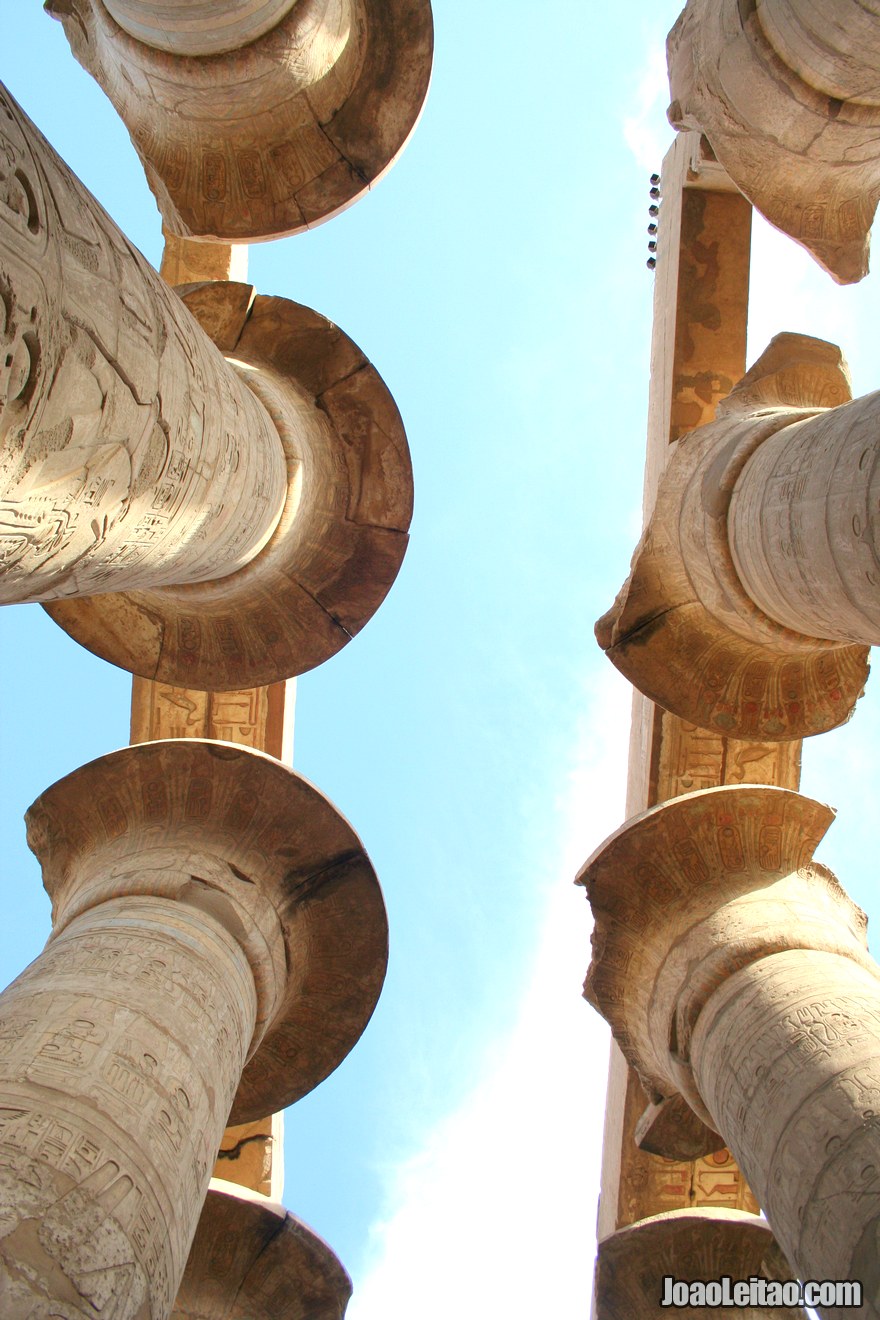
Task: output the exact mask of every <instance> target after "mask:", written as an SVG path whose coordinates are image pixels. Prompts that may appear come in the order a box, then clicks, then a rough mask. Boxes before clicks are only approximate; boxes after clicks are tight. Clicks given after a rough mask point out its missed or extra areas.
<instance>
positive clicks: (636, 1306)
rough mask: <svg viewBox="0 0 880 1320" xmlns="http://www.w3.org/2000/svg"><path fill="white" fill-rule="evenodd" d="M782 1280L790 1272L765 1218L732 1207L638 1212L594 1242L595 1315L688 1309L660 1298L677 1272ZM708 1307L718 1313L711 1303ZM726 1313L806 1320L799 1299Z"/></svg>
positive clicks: (625, 1319)
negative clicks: (630, 1221) (645, 1215)
mask: <svg viewBox="0 0 880 1320" xmlns="http://www.w3.org/2000/svg"><path fill="white" fill-rule="evenodd" d="M725 1275H726V1276H727V1277H728V1278H729V1279H731V1280H732V1281H736V1280H748V1279H750V1278H752V1277H754V1276H758V1277H759V1278H760V1279H763V1280H774V1281H779V1282H784V1281H786V1280H788V1279H792V1278H793V1277H794V1274H793V1272H792V1269H791V1266H790V1265H789V1264H788V1262H787V1260H786V1258H785V1256H784V1254H783V1253H782V1251H781V1250H780V1248H779V1246H778V1245H777V1243H776V1241H775V1240H774V1237H773V1234H772V1232H771V1230H770V1226H769V1224H768V1223H767V1222H766V1221H765V1220H763V1219H759V1218H758V1216H757V1215H750V1214H745V1213H743V1212H741V1211H737V1210H720V1209H711V1210H710V1209H708V1208H705V1207H703V1208H699V1209H696V1208H695V1209H690V1210H674V1211H672V1212H670V1213H668V1214H661V1215H655V1216H653V1217H651V1218H650V1219H642V1220H640V1221H639V1223H637V1224H632V1225H630V1226H629V1227H627V1228H622V1229H620V1230H619V1231H618V1232H616V1233H614V1234H612V1235H611V1236H610V1237H607V1238H605V1239H604V1240H603V1241H602V1242H600V1243H599V1251H598V1257H597V1262H596V1274H595V1282H594V1287H595V1295H594V1301H593V1307H594V1309H593V1315H594V1317H595V1320H633V1317H636V1316H637V1317H638V1320H662V1317H664V1316H680V1317H684V1316H693V1315H694V1314H697V1312H695V1311H694V1310H693V1309H692V1308H688V1307H678V1306H668V1305H667V1306H661V1304H660V1303H661V1298H662V1297H663V1295H664V1285H663V1279H664V1276H669V1277H671V1278H673V1279H678V1280H686V1281H691V1280H702V1281H708V1280H711V1279H721V1278H722V1277H723V1276H725ZM709 1314H712V1315H717V1314H721V1312H720V1311H718V1310H716V1309H715V1308H714V1307H712V1308H710V1311H709ZM730 1314H731V1315H736V1316H741V1317H743V1320H774V1317H775V1318H776V1320H805V1317H806V1312H805V1311H804V1310H802V1309H801V1308H800V1307H797V1308H794V1309H793V1308H790V1307H770V1306H762V1305H757V1306H751V1305H749V1306H744V1307H737V1308H736V1310H735V1311H731V1312H730Z"/></svg>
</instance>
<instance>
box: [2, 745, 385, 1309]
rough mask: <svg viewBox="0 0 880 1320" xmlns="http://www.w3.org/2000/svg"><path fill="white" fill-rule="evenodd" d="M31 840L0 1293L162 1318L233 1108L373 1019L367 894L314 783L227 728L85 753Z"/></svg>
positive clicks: (321, 1057)
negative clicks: (40, 941) (39, 891)
mask: <svg viewBox="0 0 880 1320" xmlns="http://www.w3.org/2000/svg"><path fill="white" fill-rule="evenodd" d="M28 839H29V842H30V844H31V846H32V848H33V849H34V851H35V852H36V853H37V855H38V857H39V858H40V861H41V863H42V866H43V877H44V883H45V885H46V888H47V890H48V891H49V893H50V895H51V897H52V903H53V931H52V935H51V937H50V940H49V943H48V945H47V947H46V950H45V951H44V953H42V954H41V955H40V956H39V957H38V958H37V959H36V960H35V961H34V962H33V963H32V964H31V966H30V967H29V968H27V969H26V971H25V972H23V973H22V975H21V976H20V977H19V978H18V979H17V980H16V981H15V982H14V983H13V984H12V986H10V987H9V989H8V990H6V991H5V992H4V994H3V995H2V996H0V1042H2V1045H0V1184H2V1195H0V1206H2V1211H0V1214H2V1222H3V1233H2V1236H0V1266H2V1272H0V1301H2V1305H0V1309H2V1313H3V1315H4V1317H9V1320H19V1318H20V1320H25V1317H31V1316H32V1315H34V1314H35V1313H36V1310H37V1309H39V1308H41V1307H43V1308H45V1307H49V1308H52V1307H55V1306H57V1307H63V1308H66V1309H64V1311H63V1314H65V1315H70V1316H72V1317H76V1316H79V1315H83V1316H87V1315H94V1314H95V1313H96V1312H98V1311H101V1312H103V1313H106V1314H110V1313H111V1310H112V1314H113V1316H114V1317H115V1320H135V1318H137V1320H146V1318H147V1317H149V1318H150V1320H166V1317H167V1316H168V1315H169V1313H170V1310H171V1306H172V1303H173V1300H174V1297H175V1295H176V1292H177V1288H178V1284H179V1281H180V1278H181V1274H182V1271H183V1268H184V1265H185V1262H186V1258H187V1252H188V1251H189V1247H190V1242H191V1239H192V1235H193V1233H194V1231H195V1228H196V1223H197V1221H198V1217H199V1213H200V1210H201V1207H202V1203H203V1201H204V1197H205V1194H206V1192H207V1188H208V1181H209V1179H210V1176H211V1171H212V1167H213V1163H214V1159H215V1156H216V1152H217V1148H218V1146H219V1143H220V1138H221V1135H222V1132H223V1129H224V1126H225V1124H226V1121H227V1117H228V1116H229V1111H230V1106H231V1107H232V1117H233V1119H234V1121H241V1122H244V1121H248V1120H249V1119H251V1118H256V1117H259V1116H261V1115H263V1114H265V1113H268V1112H271V1111H273V1110H275V1109H280V1108H283V1107H284V1106H286V1105H288V1104H290V1103H292V1102H293V1101H294V1100H295V1099H298V1098H299V1097H300V1096H301V1095H303V1094H304V1093H305V1092H307V1091H308V1090H310V1089H311V1088H312V1087H313V1086H315V1085H316V1084H317V1083H318V1082H319V1081H321V1080H322V1079H323V1078H324V1077H325V1076H326V1075H327V1074H328V1073H329V1072H330V1071H332V1069H333V1068H335V1067H336V1066H337V1064H338V1063H339V1062H340V1061H341V1059H342V1058H344V1057H345V1055H346V1054H347V1053H348V1051H349V1050H350V1049H351V1047H352V1045H353V1044H354V1043H355V1041H356V1040H357V1038H358V1036H359V1035H360V1033H361V1031H362V1030H363V1027H364V1026H365V1024H366V1022H367V1020H368V1019H369V1016H370V1014H371V1012H372V1009H373V1006H374V1004H375V1002H376V998H377V997H378V993H379V990H380V988H381V984H382V979H383V976H384V969H385V959H386V949H387V927H386V923H385V914H384V907H383V904H382V899H381V894H380V892H379V889H378V885H377V883H376V879H375V876H374V874H373V871H372V868H371V867H370V864H369V862H368V860H367V858H366V856H365V854H364V852H363V849H362V847H361V845H360V842H359V840H358V839H357V837H356V836H355V835H354V833H353V831H352V830H351V828H350V826H349V825H348V824H347V823H346V822H345V821H344V820H343V819H342V818H341V817H340V816H339V815H338V813H337V812H336V811H335V809H334V808H333V807H332V806H331V805H330V804H329V803H328V802H327V801H326V800H325V799H324V798H322V797H321V796H320V794H318V793H317V792H316V790H315V789H313V788H312V787H311V786H310V785H307V784H306V783H305V781H303V780H301V779H300V778H299V777H298V776H297V775H295V774H294V773H293V771H291V770H288V769H287V768H286V767H284V766H282V765H280V764H278V763H277V762H275V761H273V760H272V759H271V758H270V757H267V756H263V755H261V754H260V753H257V752H253V751H247V750H245V749H244V748H241V747H237V746H233V745H231V744H225V743H206V742H197V741H195V740H186V741H181V742H157V743H149V744H143V745H139V746H134V747H129V748H126V749H124V750H123V751H120V752H116V753H114V754H112V755H110V756H106V757H102V758H101V759H100V760H98V761H94V762H92V763H90V764H89V765H86V766H84V767H82V768H81V769H80V770H78V771H76V772H74V773H73V774H72V775H69V776H68V777H67V778H66V779H63V780H60V781H59V782H58V783H57V784H55V785H53V787H52V788H50V789H48V790H47V791H46V793H44V794H43V795H42V797H41V798H40V799H38V801H37V802H36V803H35V804H34V806H33V807H32V808H31V810H30V812H29V813H28ZM52 1313H53V1314H54V1313H55V1312H54V1311H53V1312H52Z"/></svg>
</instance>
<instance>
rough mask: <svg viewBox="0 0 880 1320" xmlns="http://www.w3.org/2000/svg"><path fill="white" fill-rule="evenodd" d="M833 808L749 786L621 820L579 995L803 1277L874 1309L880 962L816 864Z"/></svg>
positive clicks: (597, 888)
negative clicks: (729, 1172)
mask: <svg viewBox="0 0 880 1320" xmlns="http://www.w3.org/2000/svg"><path fill="white" fill-rule="evenodd" d="M831 815H832V813H831V812H830V810H829V809H828V808H827V807H822V806H821V805H820V804H818V803H813V802H810V801H809V800H808V799H805V798H801V797H799V796H798V795H797V794H794V793H789V792H787V791H785V790H781V789H777V788H770V787H765V788H757V787H741V788H725V789H710V790H705V791H703V792H699V793H694V794H691V795H688V796H686V797H683V798H679V799H675V800H673V801H670V802H668V803H665V804H663V805H662V806H660V807H656V808H654V809H653V810H651V811H648V812H646V813H644V814H643V815H642V816H640V817H637V818H635V819H634V820H632V821H630V822H629V823H628V824H627V825H625V826H623V827H622V828H621V829H620V830H619V831H617V833H616V834H614V835H612V836H611V838H610V839H609V840H607V841H606V843H605V844H603V845H602V846H601V847H600V848H599V849H598V850H597V852H596V853H595V854H594V855H593V857H592V858H591V859H590V861H589V862H588V863H587V864H586V866H585V867H584V870H583V871H582V873H581V877H580V880H581V882H582V883H585V884H586V885H587V887H588V893H589V897H590V901H591V904H592V907H593V911H594V915H595V918H596V930H595V933H594V936H593V950H594V957H593V962H592V964H591V967H590V971H589V974H588V978H587V983H586V987H585V994H586V995H587V996H588V998H590V1000H591V1002H593V1003H594V1004H595V1005H596V1007H598V1008H599V1009H600V1011H601V1012H602V1013H603V1014H604V1015H605V1016H606V1017H607V1018H608V1020H609V1022H610V1023H611V1026H612V1030H613V1031H614V1033H615V1037H616V1039H617V1040H618V1042H619V1044H620V1046H621V1048H622V1049H623V1051H624V1053H625V1054H626V1055H627V1057H628V1058H629V1059H630V1061H631V1062H632V1064H633V1065H634V1066H635V1067H636V1068H637V1069H638V1071H639V1073H640V1075H641V1077H642V1079H643V1083H644V1085H645V1088H646V1090H647V1092H648V1094H649V1097H650V1098H651V1099H652V1100H654V1101H655V1102H657V1101H659V1100H661V1099H662V1098H663V1097H664V1096H670V1095H674V1094H679V1095H681V1096H683V1097H684V1099H685V1100H686V1101H687V1103H688V1104H689V1105H690V1106H691V1108H692V1109H693V1110H694V1111H695V1113H696V1114H697V1115H698V1117H700V1118H701V1119H702V1120H703V1121H704V1122H705V1123H707V1124H708V1125H709V1126H710V1127H712V1128H713V1129H714V1130H715V1131H717V1132H719V1133H721V1135H722V1136H723V1138H724V1139H725V1140H726V1142H727V1144H728V1146H729V1148H730V1149H731V1151H732V1152H733V1154H734V1155H735V1157H736V1160H737V1162H738V1164H739V1165H740V1167H741V1168H742V1169H743V1171H744V1173H745V1174H746V1177H747V1178H748V1180H749V1183H750V1185H751V1186H752V1187H753V1188H754V1189H755V1192H756V1194H757V1196H758V1198H759V1200H760V1204H761V1205H762V1207H763V1208H764V1210H765V1212H766V1214H767V1217H768V1219H769V1221H770V1224H771V1226H772V1228H773V1230H774V1233H775V1235H776V1237H777V1239H778V1240H779V1242H780V1244H781V1246H782V1247H783V1249H784V1250H785V1252H786V1254H787V1255H788V1256H789V1258H790V1260H791V1262H792V1265H793V1267H794V1269H795V1271H797V1272H799V1276H800V1277H807V1276H808V1275H809V1276H810V1277H817V1278H818V1277H826V1278H836V1279H854V1278H857V1279H860V1280H861V1281H862V1282H863V1283H864V1286H865V1296H866V1299H873V1298H875V1297H876V1296H877V1295H878V1291H877V1290H878V1286H880V1276H878V1268H880V1267H878V1264H877V1256H876V1249H875V1244H876V1240H877V1233H878V1232H880V1212H878V1210H877V1199H876V1196H875V1195H873V1191H874V1188H875V1184H876V1178H877V1174H876V1153H877V1148H878V1146H877V1143H878V1130H877V1128H876V1125H875V1124H874V1123H873V1121H871V1122H868V1123H866V1122H865V1118H866V1114H873V1113H874V1112H875V1110H877V1109H878V1102H880V1073H878V1071H877V1067H876V1058H877V1053H878V1042H880V968H878V967H877V965H876V964H875V963H874V962H873V961H872V960H871V959H870V957H869V956H868V954H867V952H866V947H865V946H866V939H865V925H866V923H865V917H864V914H863V913H861V912H860V911H859V910H858V909H857V908H856V907H855V905H854V904H853V903H852V902H851V901H850V900H849V899H848V898H847V896H846V895H845V894H844V892H843V890H842V889H841V888H840V885H839V884H838V882H837V880H836V879H835V877H834V876H833V875H832V874H831V873H830V872H829V871H827V870H826V869H825V868H824V867H822V866H820V865H818V864H816V863H815V862H813V861H812V853H813V849H814V848H815V845H816V843H817V841H818V839H819V838H821V836H822V834H823V833H824V830H825V829H826V828H827V825H828V823H829V822H830V819H831ZM646 867H650V869H651V871H652V873H653V878H652V882H651V883H648V884H646V883H645V878H646V877H645V875H644V874H642V873H643V872H644V871H645V869H646ZM857 1170H861V1179H860V1177H859V1175H858V1173H857ZM862 1184H864V1186H865V1188H866V1189H867V1190H868V1193H869V1194H868V1195H864V1194H863V1191H862ZM866 1313H867V1314H876V1306H875V1305H873V1303H872V1302H869V1304H868V1309H867V1312H866Z"/></svg>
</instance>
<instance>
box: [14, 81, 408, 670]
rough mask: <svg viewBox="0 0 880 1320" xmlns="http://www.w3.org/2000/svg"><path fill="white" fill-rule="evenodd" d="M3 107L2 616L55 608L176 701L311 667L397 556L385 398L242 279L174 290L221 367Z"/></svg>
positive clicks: (402, 473)
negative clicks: (10, 610) (18, 607)
mask: <svg viewBox="0 0 880 1320" xmlns="http://www.w3.org/2000/svg"><path fill="white" fill-rule="evenodd" d="M3 106H4V108H5V111H7V112H8V113H7V114H6V117H5V118H4V119H3V120H2V123H0V130H2V132H3V133H4V134H5V140H6V141H7V143H8V144H9V150H8V155H9V158H10V161H11V164H10V165H9V173H8V175H7V180H6V182H7V185H8V189H7V191H8V194H9V199H8V202H7V204H6V205H5V206H4V205H3V204H2V198H0V294H2V297H0V314H2V315H5V326H6V329H5V341H6V347H7V367H6V371H5V378H4V377H0V404H2V405H3V411H2V413H0V429H2V440H3V444H4V456H3V459H2V468H0V480H2V483H3V484H2V486H0V565H2V572H0V581H2V584H3V586H2V588H0V590H2V595H0V600H3V601H5V602H10V601H14V600H19V601H20V600H40V601H44V602H45V601H48V600H56V601H57V602H58V604H57V605H56V606H55V607H53V608H52V611H51V612H52V613H53V616H54V617H55V618H56V619H57V621H58V622H59V623H61V625H62V626H63V627H65V628H66V629H67V630H68V631H69V632H70V633H72V634H73V635H74V636H75V637H76V638H77V639H78V640H80V641H81V642H82V643H83V644H84V645H86V646H88V647H90V648H91V649H92V650H94V651H95V652H97V654H99V655H101V656H103V657H104V658H106V659H108V660H111V661H112V662H113V663H115V664H119V665H122V666H123V667H124V668H127V669H130V670H132V671H133V672H134V673H138V674H141V675H143V676H144V677H148V678H157V679H159V680H161V681H163V682H167V683H172V684H176V685H179V686H184V687H197V688H202V689H212V690H221V691H223V690H229V689H237V688H241V687H243V686H245V685H246V686H249V687H252V686H257V685H263V684H268V683H272V682H275V681H277V680H279V679H282V678H287V677H289V676H290V675H292V674H296V673H302V672H303V671H304V670H306V669H310V668H312V667H313V666H314V665H317V664H320V663H321V662H322V661H323V660H325V659H327V658H328V657H329V656H330V655H333V654H335V652H336V651H338V650H339V649H340V648H341V647H342V646H344V645H345V644H346V642H347V641H348V640H349V639H350V638H351V636H352V635H353V634H354V633H356V632H357V631H359V629H360V628H361V627H363V625H364V623H365V622H366V621H367V620H368V619H369V618H370V617H371V615H372V614H373V612H374V611H375V609H376V608H377V607H378V605H379V604H380V603H381V601H382V600H383V599H384V597H385V594H386V593H387V591H388V589H389V587H390V585H391V583H392V582H393V580H394V578H395V576H396V573H397V570H398V568H399V566H400V562H401V560H402V558H403V554H404V552H405V549H406V541H407V537H406V529H407V527H408V525H409V520H410V516H411V511H412V475H411V469H410V463H409V452H408V449H407V445H406V437H405V435H404V431H403V427H402V424H401V421H400V417H399V414H398V412H397V409H396V407H395V405H394V401H393V399H392V398H391V396H390V394H389V393H388V390H387V389H386V387H385V385H384V383H383V382H382V380H381V378H380V377H379V376H378V374H377V372H376V371H375V370H374V369H373V367H372V366H370V364H369V363H368V362H367V360H366V359H365V358H364V356H363V354H362V353H361V352H360V350H359V349H358V348H357V347H356V346H355V345H354V344H353V343H352V342H351V340H350V339H348V338H347V337H346V336H345V335H344V334H343V333H342V332H341V331H340V330H338V329H337V328H336V326H334V325H332V324H331V323H330V322H329V321H327V320H326V319H325V318H323V317H320V316H318V315H317V314H316V313H314V312H311V311H309V310H308V309H306V308H302V307H299V306H298V305H297V304H296V303H291V302H289V301H287V300H285V299H280V298H257V297H255V295H254V290H253V288H252V287H251V286H250V285H246V284H234V283H227V284H223V285H206V286H196V287H194V288H191V289H190V291H189V293H188V294H187V301H188V303H189V305H190V307H191V308H192V310H193V311H195V312H196V314H197V315H198V317H199V318H200V319H201V320H202V322H203V324H204V326H205V328H206V329H207V330H208V331H209V333H210V334H211V336H212V337H213V339H214V341H215V343H216V344H217V345H218V346H219V347H220V348H221V349H222V350H223V351H224V352H226V353H227V354H228V356H229V362H228V363H227V362H224V361H223V359H222V357H221V356H220V354H219V353H218V352H217V351H216V349H215V347H214V346H213V345H212V344H211V343H210V342H209V341H208V339H207V337H206V336H205V334H204V333H203V332H202V331H201V330H200V328H199V326H198V325H197V324H196V323H195V321H194V320H193V318H192V316H191V315H190V314H189V313H188V312H187V310H186V309H185V308H184V307H183V306H181V304H180V300H179V299H178V298H176V297H175V296H174V295H173V294H172V293H170V292H169V291H168V290H167V288H166V287H165V286H164V285H163V284H162V282H161V281H160V280H159V279H158V278H157V277H156V275H155V273H154V272H152V271H151V270H150V269H149V267H148V266H147V265H146V263H145V262H144V261H143V259H142V258H141V257H139V256H138V255H137V254H136V253H135V252H134V251H133V249H131V248H130V247H129V246H128V244H127V243H126V242H125V240H124V239H123V238H122V236H121V235H120V234H119V232H118V230H117V229H116V228H115V226H114V225H113V224H112V222H111V221H110V219H109V217H107V216H106V215H105V214H104V212H103V211H101V209H100V208H99V207H98V205H97V203H96V202H95V201H94V199H92V198H90V197H89V195H88V193H87V192H86V191H85V189H83V188H82V186H81V185H80V184H79V183H78V182H77V181H76V180H75V179H74V177H73V175H72V174H71V173H70V171H69V170H67V169H66V167H64V166H63V164H62V163H61V162H60V161H58V159H57V157H55V156H54V154H53V153H52V152H51V149H50V148H49V147H48V145H47V144H46V143H45V142H44V141H43V140H42V139H41V138H40V137H39V135H38V134H37V132H36V130H35V129H34V128H33V126H32V125H30V124H29V123H28V121H27V120H26V119H25V117H24V116H23V115H22V114H21V112H20V111H18V109H17V107H16V108H15V109H14V110H13V107H12V103H11V102H4V103H3ZM2 125H5V128H3V127H2ZM59 199H60V201H59ZM4 299H5V302H4ZM221 581H222V585H221ZM89 593H99V594H98V595H96V596H91V595H90V594H89ZM84 595H85V596H88V599H87V600H80V597H83V596H84Z"/></svg>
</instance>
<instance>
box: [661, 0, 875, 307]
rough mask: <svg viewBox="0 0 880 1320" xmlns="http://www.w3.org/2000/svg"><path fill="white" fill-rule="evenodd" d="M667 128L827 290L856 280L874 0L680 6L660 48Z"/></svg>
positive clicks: (870, 143)
mask: <svg viewBox="0 0 880 1320" xmlns="http://www.w3.org/2000/svg"><path fill="white" fill-rule="evenodd" d="M667 58H668V64H669V85H670V90H671V93H672V98H673V99H672V104H671V106H670V108H669V119H670V122H671V123H672V124H673V126H674V127H675V128H679V129H684V128H689V129H696V128H698V129H700V130H701V131H702V132H703V133H705V135H706V137H707V138H708V139H709V141H710V142H711V144H712V147H713V149H714V151H715V154H716V155H717V157H718V159H719V161H720V162H721V163H722V165H723V166H724V168H725V169H726V170H727V172H728V174H729V175H730V177H731V178H732V179H733V180H734V182H735V183H736V185H737V187H739V188H740V189H741V190H742V192H743V193H745V195H746V197H748V198H749V200H750V201H751V202H752V203H753V204H754V205H755V206H756V207H757V208H758V210H759V211H761V212H762V213H763V214H764V215H765V216H766V217H767V219H768V220H769V221H770V222H771V224H774V225H775V226H776V227H777V228H778V229H781V230H782V231H783V233H786V234H789V235H790V236H791V237H792V238H794V239H795V240H796V241H797V242H798V243H800V244H802V246H803V247H805V248H806V249H807V251H808V252H810V253H811V255H812V256H814V257H815V258H816V260H817V261H818V262H819V264H820V265H822V266H823V267H824V268H825V269H826V270H827V271H829V272H830V274H831V275H832V276H833V278H834V279H835V280H837V281H838V283H841V284H850V283H853V282H854V281H857V280H860V279H861V278H862V277H863V276H864V275H865V274H867V270H868V250H869V242H870V229H871V223H872V221H873V218H874V211H875V209H876V206H877V201H878V198H880V149H878V145H877V143H878V133H880V5H878V4H877V3H876V0H821V3H816V4H797V3H792V0H753V3H750V4H742V3H740V0H688V4H687V6H686V8H685V9H684V11H683V12H682V14H681V15H680V17H679V19H678V21H677V22H676V24H675V26H674V27H673V29H672V31H671V32H670V34H669V39H668V43H667Z"/></svg>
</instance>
